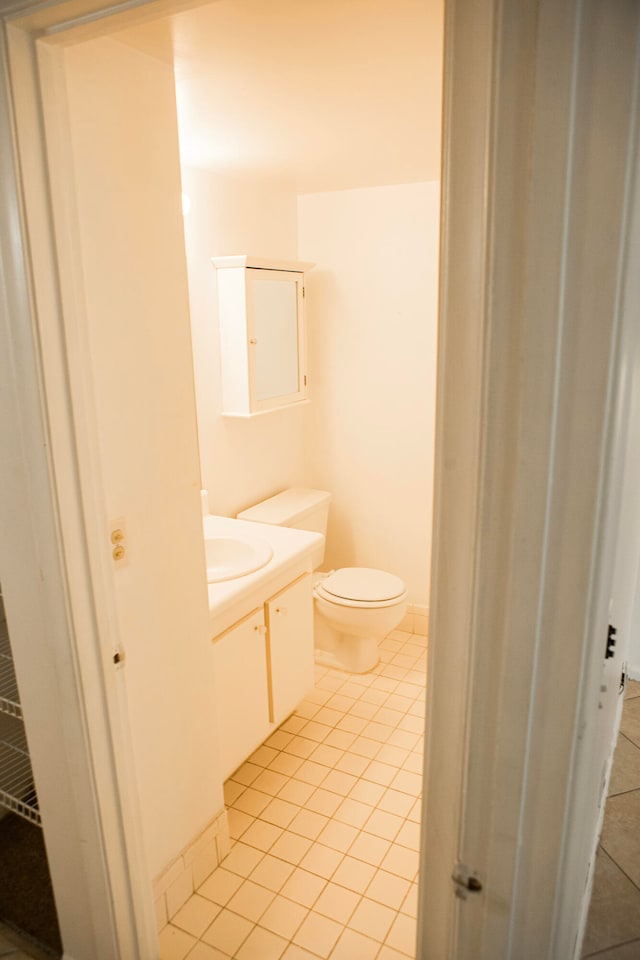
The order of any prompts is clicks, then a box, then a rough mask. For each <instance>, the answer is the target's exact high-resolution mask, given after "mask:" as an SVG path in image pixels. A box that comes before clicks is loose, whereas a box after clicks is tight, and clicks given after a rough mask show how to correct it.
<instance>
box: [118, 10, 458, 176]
mask: <svg viewBox="0 0 640 960" xmlns="http://www.w3.org/2000/svg"><path fill="white" fill-rule="evenodd" d="M442 20H443V0H215V2H212V3H209V4H207V5H206V6H201V7H198V8H196V9H193V10H189V11H187V12H183V13H178V14H176V15H174V16H172V17H170V18H166V19H164V20H161V21H156V22H154V23H147V24H144V25H142V26H138V27H135V28H130V29H128V30H126V31H121V32H120V33H119V34H116V39H118V40H121V41H123V42H125V43H128V44H130V45H132V46H134V47H136V48H137V49H139V50H141V51H143V52H144V53H146V54H149V55H151V56H154V57H157V58H160V59H162V60H164V61H166V62H168V63H173V64H174V68H175V76H176V96H177V104H178V120H179V128H180V150H181V156H182V162H183V163H184V164H185V165H188V166H196V167H202V168H206V169H211V170H216V171H219V172H224V173H235V174H243V173H251V174H260V175H265V176H272V177H277V178H280V179H283V180H285V181H287V182H289V183H291V184H292V185H293V186H294V187H295V189H296V190H297V191H298V192H301V193H312V192H319V191H323V190H339V189H346V188H352V187H364V186H382V185H387V184H395V183H411V182H415V181H420V180H435V179H438V178H439V176H440V112H441V96H442V80H441V75H442V45H443V38H442Z"/></svg>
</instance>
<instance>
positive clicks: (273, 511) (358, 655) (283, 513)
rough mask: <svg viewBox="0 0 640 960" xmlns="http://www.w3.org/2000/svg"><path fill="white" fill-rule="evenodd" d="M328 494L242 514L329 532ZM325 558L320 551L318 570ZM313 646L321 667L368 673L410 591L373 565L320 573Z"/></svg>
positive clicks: (290, 494)
mask: <svg viewBox="0 0 640 960" xmlns="http://www.w3.org/2000/svg"><path fill="white" fill-rule="evenodd" d="M330 499H331V495H330V494H329V493H327V492H326V491H325V490H308V489H306V488H304V487H294V488H291V489H289V490H283V491H282V493H278V494H276V496H274V497H270V498H269V499H268V500H263V501H262V502H261V503H257V504H255V505H254V506H252V507H249V508H248V509H247V510H243V511H242V512H241V513H238V514H237V516H238V518H239V519H241V520H251V521H253V522H254V523H271V524H276V525H277V526H284V527H296V528H298V529H299V530H313V531H317V532H319V533H322V534H324V536H325V537H326V532H327V519H328V515H329V501H330ZM323 559H324V551H323V550H320V551H319V552H318V553H317V554H316V555H315V556H314V558H313V565H314V570H317V568H318V567H319V566H320V564H321V563H322V561H323ZM313 594H314V646H315V657H316V660H317V661H318V662H319V663H324V664H326V665H328V666H333V667H338V668H340V669H341V670H347V671H349V672H350V673H365V672H366V671H367V670H371V669H372V668H373V667H375V665H376V663H377V662H378V659H379V654H378V643H379V641H380V640H382V639H383V638H384V637H385V636H386V635H387V634H388V633H390V631H391V630H394V629H395V628H396V627H397V626H398V624H399V623H400V622H401V621H402V618H403V617H404V615H405V613H406V611H407V597H408V591H407V588H406V587H405V585H404V583H403V582H402V580H401V579H400V578H399V577H396V576H394V575H393V574H391V573H386V572H385V571H383V570H375V569H373V568H370V567H342V568H341V569H339V570H334V571H332V572H331V573H319V574H316V576H315V580H314V591H313Z"/></svg>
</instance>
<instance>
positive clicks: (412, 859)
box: [381, 844, 418, 881]
mask: <svg viewBox="0 0 640 960" xmlns="http://www.w3.org/2000/svg"><path fill="white" fill-rule="evenodd" d="M381 867H382V869H383V870H386V871H388V873H393V874H395V875H396V876H397V877H404V879H405V880H411V881H413V880H415V878H416V876H417V873H418V854H417V852H416V851H415V850H409V848H408V847H399V846H397V845H395V844H394V845H393V846H391V848H390V849H389V851H388V852H387V854H386V855H385V858H384V860H383V861H382V863H381Z"/></svg>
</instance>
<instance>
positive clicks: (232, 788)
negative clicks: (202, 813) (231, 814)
mask: <svg viewBox="0 0 640 960" xmlns="http://www.w3.org/2000/svg"><path fill="white" fill-rule="evenodd" d="M245 789H246V788H245V786H244V784H242V783H236V781H235V780H227V781H226V782H225V784H224V788H223V794H224V803H225V806H226V807H230V806H231V805H232V804H233V802H234V800H237V799H238V797H239V796H240V794H241V793H244V791H245Z"/></svg>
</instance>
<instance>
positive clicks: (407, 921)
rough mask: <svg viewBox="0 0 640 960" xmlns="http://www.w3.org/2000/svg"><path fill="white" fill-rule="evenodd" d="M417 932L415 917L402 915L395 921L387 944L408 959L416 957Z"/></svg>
mask: <svg viewBox="0 0 640 960" xmlns="http://www.w3.org/2000/svg"><path fill="white" fill-rule="evenodd" d="M416 932H417V926H416V921H415V920H414V919H413V917H407V916H405V915H404V914H402V913H401V914H399V915H398V916H397V917H396V919H395V920H394V921H393V925H392V927H391V930H390V931H389V934H388V936H387V940H386V942H387V944H388V946H390V947H393V949H394V950H399V951H400V953H406V954H407V956H408V957H415V954H416Z"/></svg>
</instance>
